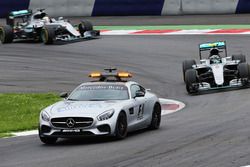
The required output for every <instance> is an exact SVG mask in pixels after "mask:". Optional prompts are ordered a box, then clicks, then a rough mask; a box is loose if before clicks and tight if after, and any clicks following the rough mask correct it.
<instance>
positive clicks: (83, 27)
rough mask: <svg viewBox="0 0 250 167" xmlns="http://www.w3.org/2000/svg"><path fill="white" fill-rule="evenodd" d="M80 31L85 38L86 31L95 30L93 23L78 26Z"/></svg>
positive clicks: (83, 22)
mask: <svg viewBox="0 0 250 167" xmlns="http://www.w3.org/2000/svg"><path fill="white" fill-rule="evenodd" d="M78 29H79V32H80V34H81V35H82V36H84V33H85V32H86V31H92V30H93V25H92V23H91V22H89V21H82V22H81V23H80V24H79V25H78Z"/></svg>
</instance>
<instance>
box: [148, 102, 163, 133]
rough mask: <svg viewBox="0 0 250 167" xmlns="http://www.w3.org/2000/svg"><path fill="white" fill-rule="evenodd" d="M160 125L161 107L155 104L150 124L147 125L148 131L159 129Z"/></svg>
mask: <svg viewBox="0 0 250 167" xmlns="http://www.w3.org/2000/svg"><path fill="white" fill-rule="evenodd" d="M160 124H161V105H160V104H159V103H156V104H155V105H154V110H153V113H152V120H151V124H150V125H149V129H151V130H155V129H159V127H160Z"/></svg>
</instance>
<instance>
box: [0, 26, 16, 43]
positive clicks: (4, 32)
mask: <svg viewBox="0 0 250 167" xmlns="http://www.w3.org/2000/svg"><path fill="white" fill-rule="evenodd" d="M13 38H14V33H13V29H12V27H11V26H9V25H7V26H1V27H0V40H1V42H2V44H5V43H11V42H12V41H13Z"/></svg>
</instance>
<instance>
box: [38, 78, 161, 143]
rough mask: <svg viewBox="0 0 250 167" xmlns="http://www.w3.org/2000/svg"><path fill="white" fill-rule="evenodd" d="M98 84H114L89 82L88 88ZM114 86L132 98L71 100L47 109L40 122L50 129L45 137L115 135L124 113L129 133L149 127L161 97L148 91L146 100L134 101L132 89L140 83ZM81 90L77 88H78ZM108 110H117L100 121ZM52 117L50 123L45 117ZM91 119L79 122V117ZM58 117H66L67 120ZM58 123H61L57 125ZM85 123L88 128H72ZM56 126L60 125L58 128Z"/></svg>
mask: <svg viewBox="0 0 250 167" xmlns="http://www.w3.org/2000/svg"><path fill="white" fill-rule="evenodd" d="M94 84H103V85H105V84H112V83H106V82H88V83H83V84H81V85H80V86H84V85H94ZM113 84H119V85H124V86H126V87H127V88H128V92H129V99H127V100H108V101H70V100H68V99H64V100H62V101H59V102H57V103H55V104H53V105H51V106H49V107H47V108H45V109H44V110H43V111H42V112H41V114H40V119H39V122H40V123H39V129H42V126H46V127H49V129H50V131H49V132H41V134H40V135H41V136H44V137H62V138H68V137H76V136H89V135H90V136H92V135H94V136H95V135H115V134H114V133H115V128H116V122H117V117H118V115H119V113H120V112H121V111H124V112H125V113H126V117H127V125H128V131H129V132H130V131H134V130H138V129H142V128H146V127H148V126H149V125H150V123H151V120H152V112H153V108H154V105H155V104H156V103H159V99H158V98H157V96H156V95H155V94H153V93H151V92H149V91H148V90H145V96H144V97H136V98H133V97H132V95H131V89H130V87H131V86H132V85H138V83H136V82H132V81H128V82H115V83H113ZM76 89H77V88H76ZM106 111H114V113H113V115H112V116H111V118H109V119H107V120H102V121H100V120H98V116H99V115H100V114H102V113H104V112H106ZM44 113H45V114H46V115H47V116H48V120H47V121H46V120H44V118H43V114H44ZM81 117H83V118H90V119H85V120H79V119H78V118H81ZM57 118H65V119H64V120H63V119H62V120H63V121H60V120H58V119H57ZM53 120H56V121H57V122H53ZM72 123H73V124H74V125H77V124H78V125H80V124H81V123H82V124H85V125H84V127H76V126H71V125H72ZM55 125H56V126H55ZM103 125H104V126H106V127H109V128H108V129H109V130H107V129H106V131H105V130H100V128H98V127H101V126H103Z"/></svg>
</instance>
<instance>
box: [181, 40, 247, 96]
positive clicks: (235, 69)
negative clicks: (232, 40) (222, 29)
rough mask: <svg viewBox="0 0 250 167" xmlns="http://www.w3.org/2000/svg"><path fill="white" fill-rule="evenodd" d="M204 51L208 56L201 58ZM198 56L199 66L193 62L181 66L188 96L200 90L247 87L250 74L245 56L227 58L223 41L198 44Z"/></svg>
mask: <svg viewBox="0 0 250 167" xmlns="http://www.w3.org/2000/svg"><path fill="white" fill-rule="evenodd" d="M206 51H209V54H206V58H202V57H203V56H202V54H203V53H207V52H206ZM199 54H200V64H196V62H195V60H185V61H184V62H183V64H182V67H183V78H184V82H185V83H186V90H187V92H188V93H189V94H192V93H197V92H199V91H201V90H210V89H219V88H229V87H245V86H248V84H249V78H250V73H249V65H248V64H247V63H246V57H245V55H242V54H239V55H232V56H231V57H229V56H227V49H226V42H225V41H219V42H212V43H204V44H200V45H199ZM223 55H224V56H223Z"/></svg>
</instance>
